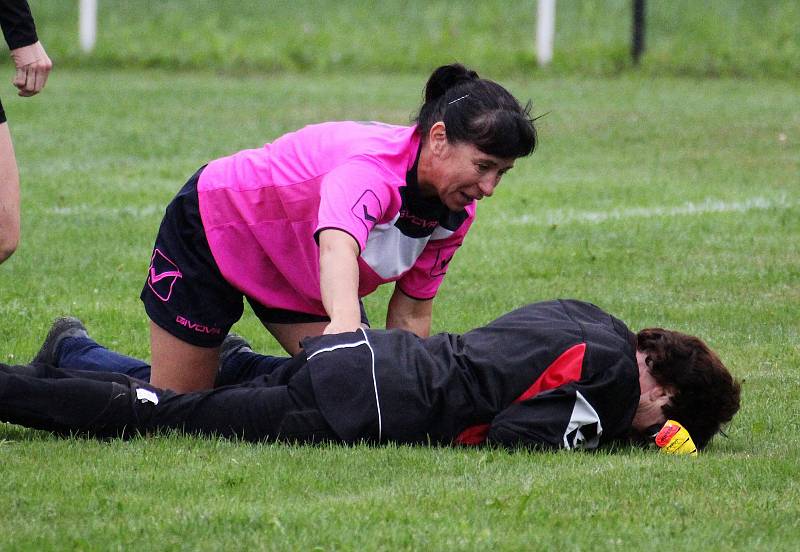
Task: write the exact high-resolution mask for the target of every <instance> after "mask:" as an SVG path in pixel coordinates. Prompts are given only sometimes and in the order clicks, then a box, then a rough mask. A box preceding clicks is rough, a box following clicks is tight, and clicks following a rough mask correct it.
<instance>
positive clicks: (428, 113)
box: [415, 63, 536, 159]
mask: <svg viewBox="0 0 800 552" xmlns="http://www.w3.org/2000/svg"><path fill="white" fill-rule="evenodd" d="M530 109H531V103H530V102H528V104H527V105H526V106H525V107H524V108H523V107H522V106H521V105H520V103H519V102H518V101H517V99H516V98H514V96H513V95H511V93H510V92H509V91H508V90H506V89H505V88H503V87H502V86H500V85H499V84H497V83H496V82H494V81H490V80H487V79H482V78H480V77H479V76H478V73H476V72H475V71H472V70H470V69H467V68H466V67H464V66H463V65H461V64H460V63H454V64H451V65H443V66H442V67H439V68H438V69H436V70H435V71H434V72H433V73H432V74H431V76H430V77H429V78H428V83H427V84H426V85H425V103H424V104H422V107H421V108H420V110H419V114H418V115H417V117H416V119H415V122H416V123H417V132H419V134H420V135H421V136H422V139H423V140H425V139H426V138H427V135H428V132H429V131H430V129H431V127H432V126H433V125H434V124H436V123H437V122H439V121H442V122H444V125H445V128H446V132H447V140H448V141H449V142H451V143H458V142H466V143H469V144H473V145H475V146H476V147H477V148H478V149H479V150H481V151H482V152H484V153H487V154H489V155H496V156H497V157H502V158H506V159H515V158H517V157H525V156H527V155H530V154H531V153H532V152H533V150H534V148H535V147H536V129H535V127H534V126H533V119H532V118H531V116H530Z"/></svg>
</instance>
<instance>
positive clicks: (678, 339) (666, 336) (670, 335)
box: [636, 328, 741, 449]
mask: <svg viewBox="0 0 800 552" xmlns="http://www.w3.org/2000/svg"><path fill="white" fill-rule="evenodd" d="M636 348H637V349H638V350H640V351H642V352H643V353H645V354H646V355H647V359H646V362H647V365H648V367H649V368H650V373H651V374H652V375H653V377H654V378H655V380H656V381H657V382H658V383H659V384H660V385H661V386H663V387H667V388H669V389H671V390H672V391H673V392H674V395H673V396H672V399H671V400H670V403H669V404H668V405H667V406H665V407H664V415H665V416H666V417H667V418H668V419H672V420H676V421H678V422H680V423H681V424H683V425H684V427H686V429H687V430H688V431H689V434H690V435H691V436H692V439H693V440H694V442H695V444H696V445H697V446H698V447H699V448H701V449H702V448H704V447H705V446H706V445H707V444H708V443H709V441H711V438H712V437H714V435H716V433H717V432H718V431H719V430H720V427H721V426H722V425H723V424H726V423H728V422H729V421H731V419H732V418H733V416H734V414H736V412H737V411H738V410H739V398H740V394H741V385H740V383H739V382H738V381H736V380H735V379H734V378H733V376H732V375H731V373H730V372H729V371H728V369H727V368H726V367H725V365H724V364H723V363H722V361H721V360H720V359H719V357H718V356H717V355H716V353H714V351H712V350H711V349H709V348H708V345H706V344H705V343H704V342H703V341H702V340H701V339H699V338H697V337H695V336H692V335H686V334H683V333H680V332H675V331H671V330H665V329H662V328H647V329H644V330H642V331H640V332H639V333H638V334H636Z"/></svg>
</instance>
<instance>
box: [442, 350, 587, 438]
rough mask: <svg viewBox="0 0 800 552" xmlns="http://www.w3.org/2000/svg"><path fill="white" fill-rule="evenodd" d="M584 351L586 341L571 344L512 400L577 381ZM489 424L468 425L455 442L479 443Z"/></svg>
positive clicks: (523, 399)
mask: <svg viewBox="0 0 800 552" xmlns="http://www.w3.org/2000/svg"><path fill="white" fill-rule="evenodd" d="M585 352H586V343H579V344H577V345H573V346H572V347H570V348H569V349H567V350H566V351H564V352H563V353H561V355H560V356H559V357H558V358H557V359H555V360H554V361H553V362H552V364H550V366H548V367H547V368H546V369H545V371H544V372H542V375H541V376H539V378H538V379H537V380H536V381H535V382H533V385H531V386H530V387H528V389H526V390H525V392H524V393H522V395H520V396H519V397H517V398H516V399H515V400H514V403H518V402H522V401H526V400H528V399H530V398H531V397H534V396H536V395H538V394H539V393H541V392H542V391H547V390H548V389H555V388H556V387H560V386H562V385H565V384H567V383H570V382H573V381H578V380H579V379H580V377H581V368H582V367H583V355H584V353H585ZM489 425H490V424H479V425H474V426H470V427H468V428H467V429H465V430H464V431H462V432H461V433H459V435H458V437H456V440H455V442H456V443H458V444H460V445H479V444H481V443H483V442H484V441H485V440H486V434H487V433H489Z"/></svg>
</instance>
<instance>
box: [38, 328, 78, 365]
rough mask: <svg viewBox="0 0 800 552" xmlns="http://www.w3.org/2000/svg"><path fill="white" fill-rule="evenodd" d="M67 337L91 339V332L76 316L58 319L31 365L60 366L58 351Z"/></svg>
mask: <svg viewBox="0 0 800 552" xmlns="http://www.w3.org/2000/svg"><path fill="white" fill-rule="evenodd" d="M67 337H89V332H87V331H86V328H85V327H84V326H83V322H81V321H80V320H78V319H77V318H75V317H74V316H63V317H60V318H56V319H55V320H54V321H53V325H52V326H51V327H50V331H49V332H47V337H45V338H44V343H42V347H41V348H40V349H39V352H38V353H36V356H35V357H33V360H31V364H33V363H38V364H50V365H53V366H58V358H57V357H56V351H57V350H58V346H59V345H60V344H61V342H62V341H63V340H64V339H66V338H67Z"/></svg>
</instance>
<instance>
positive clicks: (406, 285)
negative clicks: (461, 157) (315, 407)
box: [197, 122, 475, 315]
mask: <svg viewBox="0 0 800 552" xmlns="http://www.w3.org/2000/svg"><path fill="white" fill-rule="evenodd" d="M414 130H415V127H402V126H392V125H386V124H382V123H356V122H335V123H323V124H319V125H311V126H307V127H305V128H302V129H300V130H298V131H296V132H292V133H289V134H286V135H284V136H282V137H280V138H278V139H277V140H275V141H274V142H272V143H270V144H266V145H264V147H262V148H258V149H251V150H244V151H240V152H239V153H236V154H234V155H231V156H229V157H224V158H222V159H217V160H215V161H212V162H211V163H209V164H208V166H206V168H205V169H204V170H203V172H202V173H201V175H200V179H199V182H198V187H197V189H198V196H199V202H200V216H201V218H202V221H203V227H204V228H205V232H206V237H207V238H208V243H209V246H210V248H211V252H212V254H213V255H214V259H215V260H216V262H217V265H218V266H219V269H220V271H221V272H222V275H223V276H224V277H225V279H226V280H228V282H230V283H231V284H232V285H233V286H234V287H236V288H237V289H239V290H240V291H241V292H242V293H244V294H245V295H247V296H249V297H251V298H253V299H255V300H256V301H258V302H259V303H261V304H263V305H264V306H266V307H269V308H280V309H286V310H291V311H297V312H303V313H311V314H319V315H325V314H326V313H325V309H324V307H323V305H322V298H321V295H320V284H319V250H318V246H317V242H316V236H317V233H318V232H319V231H321V230H323V229H326V228H336V229H340V230H343V231H345V232H347V233H348V234H350V235H351V236H353V238H355V239H356V241H357V242H358V245H359V248H360V250H361V254H360V257H359V272H360V277H359V295H360V296H362V297H363V296H364V295H367V294H369V293H371V292H373V291H374V290H375V288H377V287H378V286H379V285H380V284H383V283H387V282H393V281H397V285H398V286H399V287H400V289H401V290H402V291H403V292H404V293H406V294H407V295H409V296H411V297H415V298H418V299H429V298H432V297H433V296H434V295H436V291H437V290H438V288H439V285H440V284H441V282H442V279H443V278H444V275H445V272H446V271H447V266H448V263H449V262H450V259H451V258H452V256H453V254H454V253H455V250H456V249H457V248H458V247H459V246H460V245H461V243H462V241H463V239H464V235H465V234H466V232H467V230H468V229H469V226H470V224H471V223H472V220H473V218H474V215H475V204H474V202H473V204H471V205H469V206H468V207H467V208H466V209H465V211H462V212H460V213H453V212H450V211H448V210H447V209H446V208H445V207H444V206H443V205H442V204H441V202H439V201H438V199H436V200H430V199H426V198H422V197H421V196H420V195H419V190H418V186H417V182H416V170H415V162H416V159H417V152H418V149H419V136H417V135H416V134H415V132H414Z"/></svg>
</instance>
